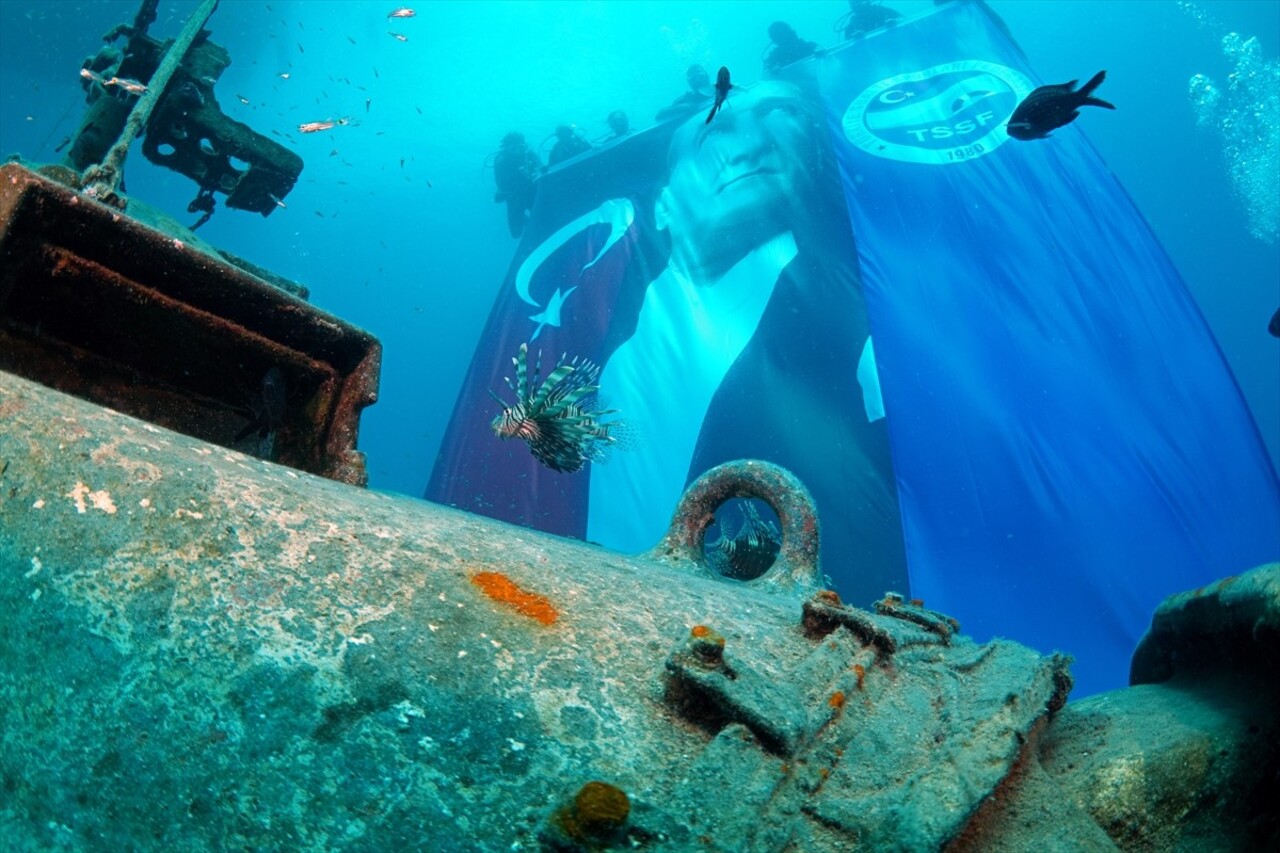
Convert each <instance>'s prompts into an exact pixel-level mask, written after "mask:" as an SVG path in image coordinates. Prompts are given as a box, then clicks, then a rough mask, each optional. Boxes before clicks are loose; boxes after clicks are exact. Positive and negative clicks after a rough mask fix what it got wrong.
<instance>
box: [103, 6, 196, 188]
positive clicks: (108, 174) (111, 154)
mask: <svg viewBox="0 0 1280 853" xmlns="http://www.w3.org/2000/svg"><path fill="white" fill-rule="evenodd" d="M217 8H218V0H204V2H203V3H201V4H200V8H199V9H197V10H196V12H195V14H194V15H192V16H191V17H190V18H189V19H188V20H187V23H186V26H184V27H183V28H182V32H180V33H178V37H177V38H176V39H174V42H173V44H172V45H170V46H169V50H168V52H166V53H165V55H164V59H162V60H160V65H159V66H158V67H157V68H156V72H155V74H152V75H151V80H150V81H148V83H147V91H146V92H145V93H143V95H142V97H141V98H139V99H138V103H136V104H134V105H133V110H132V112H130V113H129V118H128V119H127V120H126V121H125V125H124V131H123V132H122V133H121V134H120V138H119V139H118V140H116V144H115V145H112V146H111V150H109V151H108V152H107V156H105V157H103V158H102V163H101V164H100V165H97V166H90V167H89V168H88V169H86V170H85V173H84V184H85V192H86V193H88V194H89V195H91V196H93V197H94V198H96V199H98V200H99V201H102V202H105V203H107V204H110V205H112V206H114V207H119V208H121V209H123V208H124V203H123V201H122V200H121V198H120V196H119V194H118V193H117V192H116V188H117V187H119V186H120V177H121V175H122V174H123V171H124V158H125V157H126V156H127V155H128V153H129V146H130V145H132V144H133V140H134V139H136V138H137V136H138V134H139V133H141V132H142V129H143V128H144V127H146V125H147V122H148V121H149V120H150V118H151V112H152V110H154V109H155V107H156V103H157V102H159V100H160V96H161V95H163V94H164V90H165V88H166V87H167V86H168V85H169V80H170V79H172V78H173V75H174V72H176V71H177V70H178V66H179V65H181V64H182V59H183V57H185V56H186V55H187V51H188V50H189V49H190V48H191V45H192V43H193V42H195V40H196V37H197V36H198V35H199V34H200V31H201V30H202V29H204V25H205V24H206V23H208V21H209V18H210V16H212V15H213V11H214V10H215V9H217Z"/></svg>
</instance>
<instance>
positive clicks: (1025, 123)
mask: <svg viewBox="0 0 1280 853" xmlns="http://www.w3.org/2000/svg"><path fill="white" fill-rule="evenodd" d="M1106 78H1107V72H1105V71H1099V72H1098V73H1097V74H1095V75H1093V79H1092V80H1090V81H1089V82H1088V83H1085V84H1084V86H1083V88H1081V89H1080V90H1079V91H1077V90H1076V83H1078V82H1079V81H1078V80H1072V81H1071V82H1070V83H1062V84H1060V85H1057V86H1041V87H1040V88H1038V89H1036V90H1035V91H1034V92H1032V93H1031V94H1030V95H1027V96H1026V97H1025V98H1023V99H1022V103H1020V104H1018V106H1017V107H1015V108H1014V110H1013V115H1011V116H1009V124H1008V127H1007V130H1008V133H1009V135H1010V136H1011V137H1013V138H1014V139H1024V140H1025V139H1044V138H1045V137H1047V136H1048V135H1049V131H1051V130H1057V129H1058V128H1060V127H1062V126H1063V125H1067V124H1070V123H1071V122H1073V121H1075V119H1076V116H1078V115H1080V113H1079V109H1080V107H1082V106H1090V107H1105V108H1107V109H1109V110H1114V109H1115V106H1114V105H1112V104H1109V103H1107V102H1106V101H1104V100H1102V99H1101V98H1094V97H1092V95H1093V90H1094V89H1096V88H1098V87H1099V86H1100V85H1102V81H1103V80H1105V79H1106Z"/></svg>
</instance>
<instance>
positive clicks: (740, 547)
mask: <svg viewBox="0 0 1280 853" xmlns="http://www.w3.org/2000/svg"><path fill="white" fill-rule="evenodd" d="M738 506H739V507H740V508H741V510H742V527H740V528H739V529H738V533H737V535H735V536H730V535H729V530H728V524H727V523H725V522H722V523H721V525H720V528H721V535H720V538H719V539H717V540H716V541H715V542H713V543H711V544H710V545H709V546H708V547H707V550H706V556H707V562H708V563H709V564H710V565H711V568H712V569H714V570H715V571H716V572H717V573H718V574H720V575H722V576H724V577H727V578H733V579H735V580H754V579H755V578H758V577H760V576H761V575H763V574H764V573H765V572H767V571H769V567H770V566H772V565H773V563H774V561H775V560H777V559H778V552H779V551H780V550H782V537H781V535H779V533H778V528H777V527H775V526H774V525H773V523H772V522H769V521H765V520H764V519H763V518H761V517H760V513H758V512H756V508H755V506H754V505H753V504H751V503H749V502H747V501H743V502H741V503H739V504H738Z"/></svg>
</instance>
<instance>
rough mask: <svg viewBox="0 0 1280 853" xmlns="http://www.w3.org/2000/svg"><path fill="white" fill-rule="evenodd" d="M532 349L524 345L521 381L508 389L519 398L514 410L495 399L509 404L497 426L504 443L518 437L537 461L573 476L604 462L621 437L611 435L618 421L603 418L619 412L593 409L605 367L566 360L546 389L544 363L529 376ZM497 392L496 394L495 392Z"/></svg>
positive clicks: (559, 364)
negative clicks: (541, 374) (541, 378)
mask: <svg viewBox="0 0 1280 853" xmlns="http://www.w3.org/2000/svg"><path fill="white" fill-rule="evenodd" d="M528 359H529V345H528V344H521V345H520V352H519V354H518V355H517V356H516V357H515V358H513V359H511V362H512V364H514V365H515V368H516V379H515V381H514V382H512V381H511V380H510V379H507V380H506V381H507V387H509V388H510V389H511V390H512V391H514V392H515V394H516V402H515V404H514V405H511V406H508V405H507V404H506V403H505V402H504V401H503V399H502V398H501V397H499V396H498V395H497V394H494V395H493V398H494V399H495V400H497V401H498V402H499V403H501V404H502V405H503V409H502V413H501V414H499V415H498V416H497V417H496V418H494V419H493V423H492V424H491V426H492V427H493V431H494V432H495V433H496V434H497V435H498V437H499V438H502V439H508V438H518V439H520V440H521V441H524V442H527V443H528V445H529V451H530V452H531V453H532V454H533V456H534V458H535V459H537V460H538V461H539V462H541V463H542V464H543V465H546V466H547V467H548V468H550V469H552V470H553V471H562V472H565V473H573V472H574V471H580V470H582V466H583V465H585V464H586V463H587V462H589V461H600V460H602V459H603V457H604V455H605V451H606V450H607V449H608V448H609V447H610V445H613V444H614V443H615V442H616V441H617V438H616V437H615V436H613V435H611V434H610V432H611V431H612V430H616V429H619V428H620V427H621V424H620V423H619V422H618V421H613V422H610V423H601V422H600V418H601V417H603V416H605V415H611V414H614V413H615V410H614V409H603V410H597V409H593V408H591V405H592V404H593V403H594V402H595V400H596V392H597V391H598V390H599V386H598V385H597V384H596V383H597V381H599V379H600V368H599V367H598V366H597V365H595V364H594V363H592V362H591V361H588V360H586V359H579V358H574V359H572V360H570V361H565V356H561V357H560V361H559V362H557V363H556V367H555V370H553V371H551V374H550V375H549V376H548V377H547V380H546V381H545V382H543V383H542V384H541V385H539V384H538V372H539V370H540V369H541V366H542V358H541V356H539V358H538V362H537V363H535V365H534V368H533V377H532V379H530V377H529V373H528ZM490 393H492V392H490Z"/></svg>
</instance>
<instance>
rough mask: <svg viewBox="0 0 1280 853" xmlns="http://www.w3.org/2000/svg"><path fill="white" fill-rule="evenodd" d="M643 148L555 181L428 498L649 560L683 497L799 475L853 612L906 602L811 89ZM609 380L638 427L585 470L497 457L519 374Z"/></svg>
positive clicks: (862, 338)
mask: <svg viewBox="0 0 1280 853" xmlns="http://www.w3.org/2000/svg"><path fill="white" fill-rule="evenodd" d="M709 106H710V103H709V102H708V104H706V105H704V106H702V107H701V108H694V109H693V110H692V111H691V113H690V115H689V116H688V117H687V119H684V120H676V121H672V122H668V123H666V124H663V125H660V126H658V127H655V128H651V129H649V130H646V131H644V132H642V133H638V134H634V135H632V136H629V137H627V138H624V139H622V140H619V141H617V142H614V143H613V144H611V145H609V146H607V147H604V148H601V149H597V150H596V151H593V152H591V153H590V154H588V155H585V156H582V157H580V158H578V159H576V160H573V161H569V162H567V163H565V164H562V165H561V166H559V167H557V168H555V169H553V170H551V171H550V172H548V173H547V174H546V175H544V176H543V177H542V178H541V179H540V180H539V181H538V188H537V196H536V202H535V205H534V209H533V212H532V217H531V220H530V222H529V225H528V227H527V228H526V231H525V233H524V235H523V239H522V241H521V244H520V247H519V250H518V251H517V253H516V258H515V260H514V262H513V264H512V267H511V270H510V272H509V275H508V277H507V281H506V282H505V283H504V285H503V289H502V292H501V294H500V295H499V297H498V300H497V302H496V304H495V306H494V309H493V313H492V315H491V316H490V318H489V322H488V325H487V328H486V330H485V333H484V335H483V338H482V342H481V344H480V347H479V350H478V351H477V353H476V356H475V359H474V361H473V362H472V365H471V368H470V371H469V373H468V376H467V378H466V381H465V383H464V390H463V392H462V394H461V396H460V399H459V401H458V404H457V407H456V410H455V413H454V416H453V419H452V421H451V424H450V428H449V431H448V433H447V435H446V436H445V439H444V442H443V444H442V448H441V453H440V457H439V459H438V461H437V464H436V466H435V470H434V472H433V475H432V478H431V482H430V485H429V487H428V489H427V498H428V499H431V500H435V501H439V502H442V503H447V504H451V505H454V506H458V507H461V508H464V509H469V510H472V511H475V512H480V513H484V514H486V515H490V516H493V517H495V518H500V519H503V520H506V521H511V522H514V523H517V524H521V525H526V526H530V527H534V528H537V529H540V530H545V531H549V532H552V533H558V534H562V535H567V536H575V537H579V538H584V539H587V540H589V541H592V542H597V543H599V544H601V545H604V546H606V547H610V548H614V549H617V550H620V551H624V552H630V553H635V552H639V551H644V550H648V549H649V548H652V547H653V546H655V545H656V544H657V543H658V540H659V539H660V538H661V536H662V535H663V533H665V531H666V529H667V526H668V525H669V523H670V521H671V515H672V512H673V511H674V509H675V506H676V503H677V501H678V500H679V498H680V495H681V494H682V493H683V491H684V489H685V487H686V486H687V485H688V484H689V483H690V482H691V481H692V480H694V479H695V478H696V477H698V476H699V475H700V474H702V473H703V472H705V471H706V470H708V469H710V468H712V467H714V466H716V465H719V464H720V463H722V462H727V461H732V460H736V459H742V458H757V459H766V460H769V461H772V462H775V463H777V464H780V465H782V466H784V467H786V468H788V469H789V470H791V471H792V472H793V473H795V474H796V475H797V476H798V477H799V478H800V479H801V480H802V481H803V482H804V483H805V485H806V486H807V487H808V488H809V490H810V491H811V492H812V493H813V495H814V498H815V501H816V502H817V505H818V509H819V512H820V513H821V517H822V521H823V525H824V527H823V533H822V537H823V540H822V541H823V547H822V550H823V553H822V559H823V565H824V567H825V569H826V571H827V572H829V573H830V574H832V576H833V577H834V578H836V581H837V583H838V585H839V586H840V589H841V591H842V592H843V593H844V594H846V595H848V596H850V598H851V599H852V600H855V601H862V602H864V603H866V602H869V601H870V600H872V599H873V598H878V597H879V596H880V595H881V594H883V592H884V591H885V590H886V589H900V590H905V589H906V586H907V578H906V559H905V549H904V545H903V540H902V523H901V517H900V515H899V512H898V507H897V492H896V486H895V485H894V477H893V471H892V464H891V459H890V451H889V443H888V430H887V427H886V425H885V423H884V420H883V416H882V414H883V413H882V411H881V404H880V392H879V388H878V383H877V377H876V375H875V369H874V363H873V361H872V358H871V352H870V349H869V343H868V337H869V335H868V324H867V318H866V311H865V308H864V305H863V299H862V292H861V289H860V288H859V285H858V280H857V251H856V248H855V246H854V240H853V232H852V229H851V228H850V223H849V214H848V211H847V209H846V208H845V202H844V196H843V190H842V189H841V186H840V177H839V171H838V168H837V166H836V162H835V158H834V152H833V150H832V149H831V146H830V144H829V141H828V139H827V131H826V120H825V118H824V115H823V112H822V109H821V103H820V101H819V99H818V98H817V97H816V93H815V92H814V91H813V90H812V87H811V85H810V87H809V88H808V90H806V89H805V88H804V87H803V86H801V85H797V84H796V83H794V82H787V81H766V82H762V83H759V84H756V85H755V86H753V87H751V88H750V89H744V90H742V91H739V92H736V93H735V94H734V96H733V97H732V98H731V101H730V104H729V105H727V106H726V107H725V108H724V109H723V110H722V111H721V112H720V114H719V115H717V117H716V119H715V121H713V122H711V123H709V124H708V123H707V122H706V121H705V116H706V112H707V107H709ZM522 343H527V344H528V347H529V357H528V362H529V363H528V372H529V374H530V375H531V374H532V373H533V371H534V369H535V362H536V360H537V358H538V353H541V376H542V377H543V378H544V379H545V378H546V377H547V375H548V373H550V372H551V370H552V368H554V366H555V364H556V361H557V360H558V359H559V358H560V356H561V354H562V353H567V354H568V355H569V357H571V358H572V357H578V358H589V359H591V360H592V361H593V362H595V363H596V364H598V365H600V366H601V368H602V373H601V376H600V383H599V384H600V399H601V400H603V401H604V405H607V406H608V407H610V408H613V409H617V410H618V418H620V419H621V420H622V421H623V422H624V423H625V432H624V434H623V441H622V442H620V444H621V446H620V447H619V448H618V449H617V450H615V451H613V452H612V453H611V454H610V458H609V459H608V460H607V461H605V462H602V463H591V464H590V465H589V466H588V470H584V471H580V472H576V473H561V472H558V471H554V470H551V469H550V468H548V467H545V466H543V465H541V464H539V463H538V462H537V461H536V460H535V459H534V458H533V457H532V455H531V454H530V452H529V448H528V447H526V446H525V445H524V444H523V443H522V442H519V441H508V442H502V441H500V440H499V439H498V438H497V437H496V436H495V435H494V433H493V430H492V429H491V428H490V421H491V420H492V418H493V417H494V416H495V415H496V414H497V413H498V412H499V411H500V406H498V404H496V403H495V402H494V401H493V399H492V398H491V397H490V391H491V390H492V391H494V392H496V393H498V394H499V395H500V396H505V397H506V398H507V400H508V402H511V401H512V398H513V395H512V394H511V392H510V391H509V390H508V388H507V386H506V383H505V382H504V381H503V379H504V377H513V378H514V377H515V376H516V375H517V372H516V368H515V366H514V365H513V364H512V358H513V356H515V355H516V353H517V351H518V349H519V347H520V345H521V344H522Z"/></svg>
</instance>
